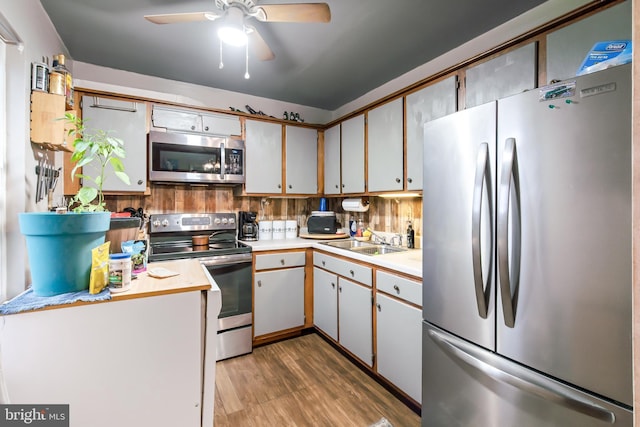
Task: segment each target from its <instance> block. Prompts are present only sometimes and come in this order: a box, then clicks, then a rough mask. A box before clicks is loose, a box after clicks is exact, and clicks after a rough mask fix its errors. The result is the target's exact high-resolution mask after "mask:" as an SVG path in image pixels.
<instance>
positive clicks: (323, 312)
mask: <svg viewBox="0 0 640 427" xmlns="http://www.w3.org/2000/svg"><path fill="white" fill-rule="evenodd" d="M313 324H314V326H315V327H317V328H318V329H321V330H322V331H323V332H324V333H325V334H327V335H329V336H330V337H331V338H333V339H334V340H336V341H338V276H336V275H335V274H332V273H329V272H328V271H324V270H321V269H319V268H318V267H314V268H313Z"/></svg>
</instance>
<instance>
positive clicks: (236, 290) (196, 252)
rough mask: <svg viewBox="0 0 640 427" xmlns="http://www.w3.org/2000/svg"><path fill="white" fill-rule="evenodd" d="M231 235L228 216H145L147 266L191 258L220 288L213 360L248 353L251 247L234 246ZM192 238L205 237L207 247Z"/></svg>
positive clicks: (233, 232) (234, 232)
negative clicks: (147, 238) (219, 304)
mask: <svg viewBox="0 0 640 427" xmlns="http://www.w3.org/2000/svg"><path fill="white" fill-rule="evenodd" d="M236 235H237V220H236V215H235V214H234V213H203V214H159V215H151V216H150V217H149V262H154V261H168V260H176V259H181V258H196V259H198V260H199V261H200V264H201V265H202V267H203V268H204V269H205V271H206V272H207V274H208V276H209V280H210V281H211V284H212V287H214V288H220V293H221V296H222V308H221V309H220V315H219V316H218V319H217V320H218V322H217V325H216V326H217V345H216V360H223V359H228V358H230V357H235V356H239V355H241V354H246V353H250V352H251V351H252V339H253V334H252V318H253V317H252V314H251V310H252V306H253V298H252V286H253V279H252V270H253V268H252V266H253V261H252V259H253V255H252V253H251V246H248V245H245V244H244V243H242V242H239V241H238V240H237V239H236ZM194 236H205V237H208V244H207V243H204V244H203V245H195V246H194V245H193V244H192V237H194ZM196 240H200V239H196ZM202 240H203V241H204V242H206V241H207V239H202Z"/></svg>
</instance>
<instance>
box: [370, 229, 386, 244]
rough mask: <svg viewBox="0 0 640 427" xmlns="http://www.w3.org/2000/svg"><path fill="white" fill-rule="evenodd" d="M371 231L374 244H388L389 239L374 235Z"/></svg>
mask: <svg viewBox="0 0 640 427" xmlns="http://www.w3.org/2000/svg"><path fill="white" fill-rule="evenodd" d="M369 231H370V232H371V239H372V240H373V243H382V244H383V245H386V244H388V243H387V239H386V238H385V237H384V236H380V235H379V234H376V233H374V232H373V230H371V229H369Z"/></svg>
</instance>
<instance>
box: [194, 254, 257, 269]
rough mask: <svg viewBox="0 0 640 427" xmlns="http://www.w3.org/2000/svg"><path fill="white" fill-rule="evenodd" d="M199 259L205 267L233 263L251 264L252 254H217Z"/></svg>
mask: <svg viewBox="0 0 640 427" xmlns="http://www.w3.org/2000/svg"><path fill="white" fill-rule="evenodd" d="M199 261H200V264H202V265H204V266H205V267H209V266H217V265H231V264H251V254H250V253H247V254H241V255H238V254H235V255H216V256H212V257H207V258H200V259H199Z"/></svg>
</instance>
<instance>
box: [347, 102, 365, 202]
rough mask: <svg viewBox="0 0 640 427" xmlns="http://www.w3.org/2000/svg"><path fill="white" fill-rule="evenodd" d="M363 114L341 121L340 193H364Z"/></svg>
mask: <svg viewBox="0 0 640 427" xmlns="http://www.w3.org/2000/svg"><path fill="white" fill-rule="evenodd" d="M364 159H365V152H364V114H360V115H359V116H355V117H352V118H350V119H349V120H345V121H344V122H342V193H364V181H365V177H364Z"/></svg>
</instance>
